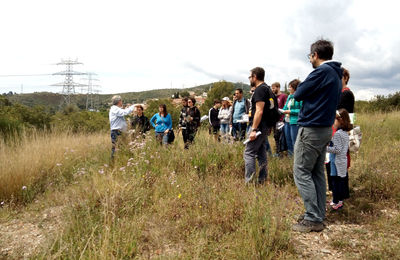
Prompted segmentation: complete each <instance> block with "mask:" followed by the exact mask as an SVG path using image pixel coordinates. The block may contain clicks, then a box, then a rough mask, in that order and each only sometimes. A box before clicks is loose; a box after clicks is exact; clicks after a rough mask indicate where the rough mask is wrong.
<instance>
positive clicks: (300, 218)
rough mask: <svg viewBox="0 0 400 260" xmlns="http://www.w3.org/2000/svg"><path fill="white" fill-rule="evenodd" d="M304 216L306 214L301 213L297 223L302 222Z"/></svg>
mask: <svg viewBox="0 0 400 260" xmlns="http://www.w3.org/2000/svg"><path fill="white" fill-rule="evenodd" d="M304 217H305V214H300V215H299V216H298V217H297V223H300V222H301V221H302V220H303V219H304Z"/></svg>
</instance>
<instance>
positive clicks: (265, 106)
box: [243, 67, 274, 184]
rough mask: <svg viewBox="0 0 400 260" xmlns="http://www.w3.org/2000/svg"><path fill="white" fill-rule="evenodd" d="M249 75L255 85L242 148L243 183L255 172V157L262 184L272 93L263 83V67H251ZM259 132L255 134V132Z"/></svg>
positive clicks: (266, 169)
mask: <svg viewBox="0 0 400 260" xmlns="http://www.w3.org/2000/svg"><path fill="white" fill-rule="evenodd" d="M250 72H251V74H250V76H249V80H250V86H252V87H253V86H254V87H255V91H254V94H253V96H252V97H251V121H250V124H251V129H250V135H249V139H250V142H248V143H247V144H246V148H245V150H244V156H243V157H244V163H245V183H248V182H250V181H251V179H252V178H253V176H254V174H255V173H256V158H257V160H258V166H259V175H258V183H259V184H263V183H264V182H265V180H266V179H267V175H268V162H267V149H266V142H265V139H266V138H267V133H268V128H269V127H268V124H267V121H268V118H267V117H268V110H269V109H270V107H271V104H270V99H271V98H273V95H274V94H273V93H272V91H271V89H270V87H269V86H268V85H267V84H265V82H264V77H265V71H264V69H263V68H260V67H256V68H254V69H252V70H251V71H250ZM258 132H260V134H259V135H258V136H257V133H258Z"/></svg>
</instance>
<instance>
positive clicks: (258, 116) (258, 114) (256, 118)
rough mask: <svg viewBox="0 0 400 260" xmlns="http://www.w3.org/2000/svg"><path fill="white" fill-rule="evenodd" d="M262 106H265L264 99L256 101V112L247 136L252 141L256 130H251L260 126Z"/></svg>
mask: <svg viewBox="0 0 400 260" xmlns="http://www.w3.org/2000/svg"><path fill="white" fill-rule="evenodd" d="M264 106H265V102H264V101H258V102H257V103H256V112H255V113H254V118H253V125H252V127H251V128H252V131H251V133H250V136H249V139H250V141H253V140H255V139H256V131H253V129H257V128H258V127H259V126H260V123H261V119H262V115H263V112H264Z"/></svg>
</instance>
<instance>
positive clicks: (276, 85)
mask: <svg viewBox="0 0 400 260" xmlns="http://www.w3.org/2000/svg"><path fill="white" fill-rule="evenodd" d="M272 86H275V87H277V88H279V89H281V84H280V83H279V82H274V83H272V84H271V87H272Z"/></svg>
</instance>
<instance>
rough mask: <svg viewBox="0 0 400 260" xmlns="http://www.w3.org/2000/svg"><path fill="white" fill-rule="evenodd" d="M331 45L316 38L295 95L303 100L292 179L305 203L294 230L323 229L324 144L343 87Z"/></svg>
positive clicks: (327, 139)
mask: <svg viewBox="0 0 400 260" xmlns="http://www.w3.org/2000/svg"><path fill="white" fill-rule="evenodd" d="M332 56H333V44H332V43H331V42H330V41H327V40H318V41H316V42H314V43H313V44H312V45H311V52H310V54H309V55H308V57H309V60H310V63H311V64H312V67H313V68H314V70H313V71H312V72H311V73H310V74H309V75H308V77H307V78H306V79H305V80H304V81H303V82H302V83H300V84H299V86H298V87H297V90H296V92H295V93H294V98H295V99H296V100H297V101H303V106H302V107H301V109H300V113H299V117H298V120H297V123H298V124H299V126H300V127H299V132H298V135H297V139H296V143H295V147H294V166H293V171H294V180H295V183H296V186H297V188H298V190H299V193H300V195H301V197H302V199H303V202H304V206H305V214H304V216H302V217H300V218H299V222H298V223H297V224H295V225H293V230H294V231H299V232H310V231H322V230H323V229H324V225H323V223H322V221H323V220H324V218H325V203H326V182H325V173H324V161H325V154H326V146H327V144H328V143H329V141H330V139H331V137H332V125H333V122H334V120H335V111H336V107H337V104H338V102H339V98H340V91H341V89H342V82H341V78H342V69H341V68H340V65H341V64H340V63H339V62H336V61H332V60H331V59H332Z"/></svg>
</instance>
